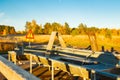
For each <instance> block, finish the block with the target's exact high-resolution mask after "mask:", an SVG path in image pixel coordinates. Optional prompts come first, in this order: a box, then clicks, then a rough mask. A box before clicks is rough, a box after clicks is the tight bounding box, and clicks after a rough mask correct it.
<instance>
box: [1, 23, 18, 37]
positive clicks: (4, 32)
mask: <svg viewBox="0 0 120 80" xmlns="http://www.w3.org/2000/svg"><path fill="white" fill-rule="evenodd" d="M7 34H16V31H15V28H14V27H13V26H7V25H0V35H7Z"/></svg>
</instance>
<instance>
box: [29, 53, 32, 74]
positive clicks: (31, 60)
mask: <svg viewBox="0 0 120 80" xmlns="http://www.w3.org/2000/svg"><path fill="white" fill-rule="evenodd" d="M29 56H30V73H32V55H31V54H29Z"/></svg>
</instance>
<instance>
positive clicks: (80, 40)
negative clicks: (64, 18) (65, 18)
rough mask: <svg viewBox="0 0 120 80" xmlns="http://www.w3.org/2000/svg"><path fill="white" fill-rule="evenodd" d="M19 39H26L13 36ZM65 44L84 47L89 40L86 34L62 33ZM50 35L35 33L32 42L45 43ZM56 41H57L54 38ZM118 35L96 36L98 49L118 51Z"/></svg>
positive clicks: (119, 49)
mask: <svg viewBox="0 0 120 80" xmlns="http://www.w3.org/2000/svg"><path fill="white" fill-rule="evenodd" d="M14 37H15V38H17V39H18V40H19V41H26V37H25V36H14ZM62 37H63V39H64V41H65V43H66V45H67V46H73V47H74V48H86V47H88V46H89V45H90V41H89V38H88V36H87V35H77V36H72V35H62ZM49 38H50V35H35V39H34V41H33V42H35V43H42V44H47V43H48V41H49ZM56 43H58V41H57V40H56ZM119 43H120V36H112V39H109V38H106V37H105V36H104V35H98V36H97V44H98V50H99V51H101V50H102V46H104V48H105V51H111V48H114V50H117V51H119V52H120V44H119Z"/></svg>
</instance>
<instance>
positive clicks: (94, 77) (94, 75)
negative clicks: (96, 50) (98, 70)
mask: <svg viewBox="0 0 120 80" xmlns="http://www.w3.org/2000/svg"><path fill="white" fill-rule="evenodd" d="M91 80H96V74H95V71H94V70H91Z"/></svg>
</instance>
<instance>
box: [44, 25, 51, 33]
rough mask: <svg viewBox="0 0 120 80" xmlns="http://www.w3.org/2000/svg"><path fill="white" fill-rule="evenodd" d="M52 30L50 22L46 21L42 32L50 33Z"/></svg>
mask: <svg viewBox="0 0 120 80" xmlns="http://www.w3.org/2000/svg"><path fill="white" fill-rule="evenodd" d="M51 32H52V26H51V24H50V23H46V24H45V25H44V34H51Z"/></svg>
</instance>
